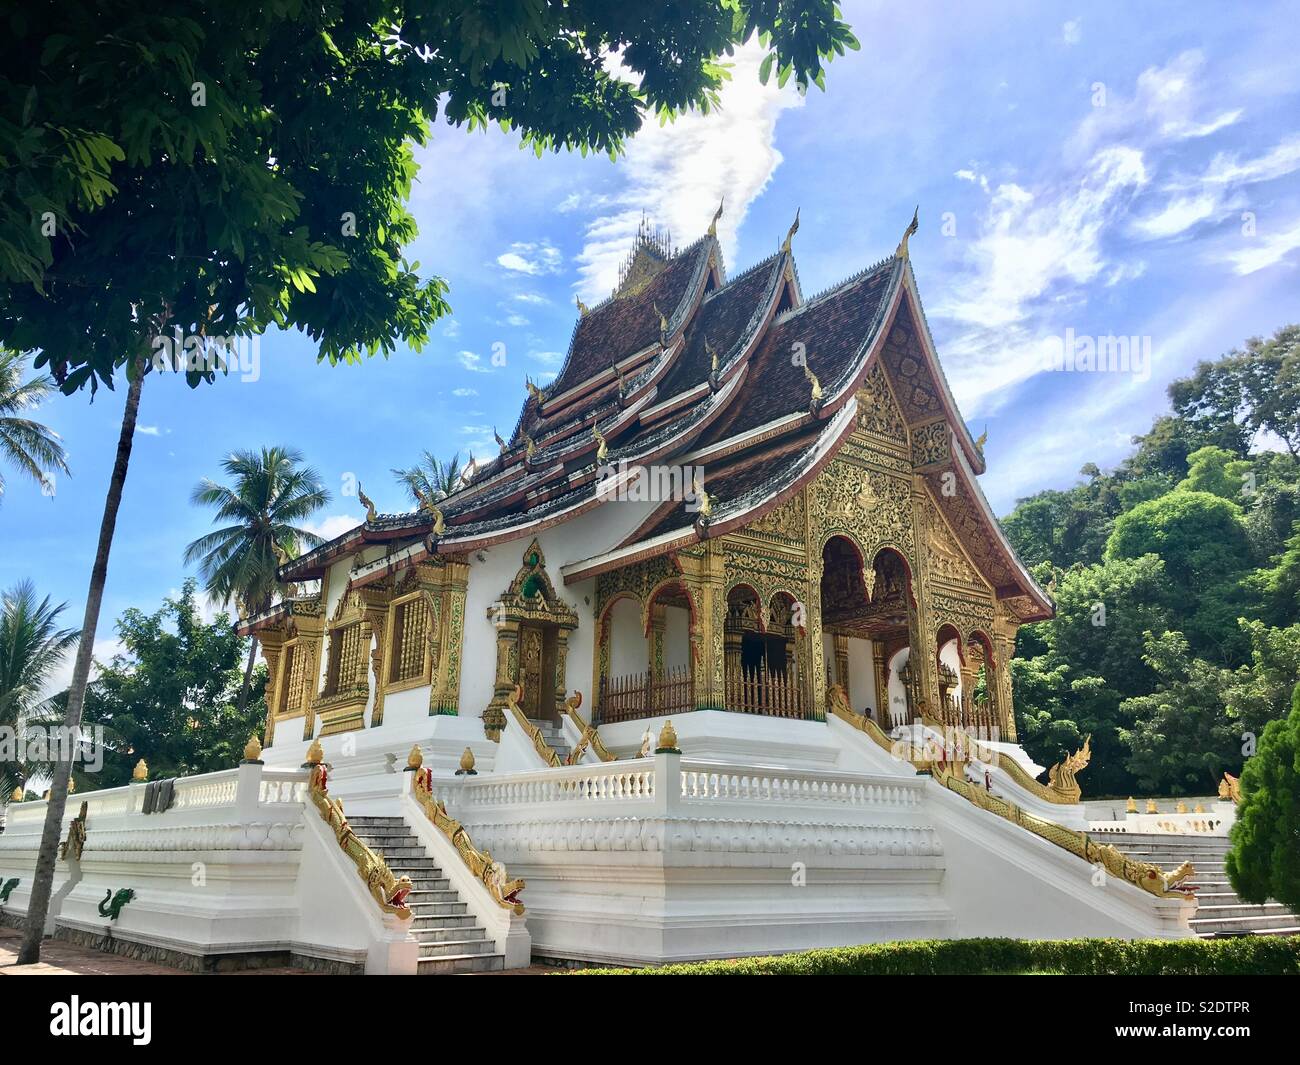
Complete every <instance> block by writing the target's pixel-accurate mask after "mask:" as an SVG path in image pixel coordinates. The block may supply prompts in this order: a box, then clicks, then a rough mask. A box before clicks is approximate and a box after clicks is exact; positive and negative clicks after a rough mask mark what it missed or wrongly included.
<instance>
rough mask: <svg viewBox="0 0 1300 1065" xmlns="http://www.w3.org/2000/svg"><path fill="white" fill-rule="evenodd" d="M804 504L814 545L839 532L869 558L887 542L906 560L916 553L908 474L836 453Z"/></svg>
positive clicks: (912, 557) (811, 540)
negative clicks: (884, 468)
mask: <svg viewBox="0 0 1300 1065" xmlns="http://www.w3.org/2000/svg"><path fill="white" fill-rule="evenodd" d="M808 509H809V523H810V533H811V535H810V537H809V541H808V542H809V544H810V545H812V546H813V547H814V548H815V549H816V548H819V547H820V545H821V544H824V543H825V542H826V540H827V538H828V537H829V536H831V535H833V534H835V533H841V532H842V533H847V534H848V535H850V536H852V537H853V538H854V539H855V540H856V541H857V542H858V543H859V544H860V545H861V546H862V547H863V548H864V557H866V558H867V559H868V560H870V559H871V558H874V557H875V554H876V552H877V551H878V550H879V549H880V548H881V547H882V546H886V545H889V546H895V547H897V548H898V549H899V550H900V551H901V552H902V554H903V556H904V557H905V558H907V559H908V560H909V562H910V561H912V560H913V559H915V557H916V549H915V537H914V534H913V529H912V484H911V479H910V478H903V477H896V476H893V475H891V474H888V473H885V472H883V471H881V470H876V469H871V468H869V467H866V466H861V465H858V464H856V463H851V462H847V461H844V460H842V459H841V458H839V457H838V456H837V457H836V458H834V459H832V460H831V461H830V462H829V463H828V464H827V466H826V469H824V470H823V471H822V472H821V473H820V474H819V475H818V476H817V478H816V479H815V480H814V481H813V482H812V484H811V485H810V486H809V489H808ZM810 554H811V552H810Z"/></svg>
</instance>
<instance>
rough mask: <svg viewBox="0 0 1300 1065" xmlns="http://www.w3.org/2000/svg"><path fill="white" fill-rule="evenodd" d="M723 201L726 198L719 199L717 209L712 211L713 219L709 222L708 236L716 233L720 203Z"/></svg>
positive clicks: (720, 210) (724, 201) (720, 208)
mask: <svg viewBox="0 0 1300 1065" xmlns="http://www.w3.org/2000/svg"><path fill="white" fill-rule="evenodd" d="M724 203H726V200H719V201H718V209H717V210H716V211H714V212H713V221H712V222H710V223H709V236H711V237H716V236H717V235H718V219H719V218H721V217H722V205H723V204H724Z"/></svg>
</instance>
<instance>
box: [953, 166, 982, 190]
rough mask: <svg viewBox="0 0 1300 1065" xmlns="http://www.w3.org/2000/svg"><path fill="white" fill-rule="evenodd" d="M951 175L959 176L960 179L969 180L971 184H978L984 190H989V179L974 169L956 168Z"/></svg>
mask: <svg viewBox="0 0 1300 1065" xmlns="http://www.w3.org/2000/svg"><path fill="white" fill-rule="evenodd" d="M953 177H955V178H960V179H961V180H962V181H969V182H971V184H973V185H978V186H979V187H980V188H982V189H983V190H984V191H985V192H988V191H989V179H988V178H987V177H985V176H984V175H983V174H981V173H978V172H977V171H975V170H958V171H957V172H956V173H954V174H953Z"/></svg>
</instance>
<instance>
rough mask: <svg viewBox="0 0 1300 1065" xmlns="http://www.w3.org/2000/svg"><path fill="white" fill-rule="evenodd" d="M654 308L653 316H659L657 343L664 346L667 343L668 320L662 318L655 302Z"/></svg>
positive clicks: (662, 314)
mask: <svg viewBox="0 0 1300 1065" xmlns="http://www.w3.org/2000/svg"><path fill="white" fill-rule="evenodd" d="M654 308H655V314H657V315H659V343H660V344H665V343H667V341H668V319H667V318H665V317H664V312H663V311H661V310H660V309H659V304H658V302H657V301H656V303H655V305H654Z"/></svg>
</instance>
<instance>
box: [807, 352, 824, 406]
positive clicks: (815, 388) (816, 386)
mask: <svg viewBox="0 0 1300 1065" xmlns="http://www.w3.org/2000/svg"><path fill="white" fill-rule="evenodd" d="M803 375H804V377H806V378H808V381H809V383H810V384H811V385H812V401H813V402H814V403H818V402H820V401H821V398H822V385H821V382H820V381H818V380H817V375H816V374H815V373H813V372H812V370H810V369H808V363H807V362H806V361H805V362H804V364H803Z"/></svg>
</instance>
